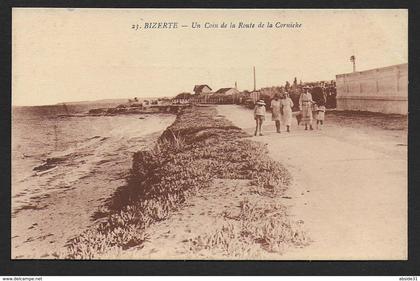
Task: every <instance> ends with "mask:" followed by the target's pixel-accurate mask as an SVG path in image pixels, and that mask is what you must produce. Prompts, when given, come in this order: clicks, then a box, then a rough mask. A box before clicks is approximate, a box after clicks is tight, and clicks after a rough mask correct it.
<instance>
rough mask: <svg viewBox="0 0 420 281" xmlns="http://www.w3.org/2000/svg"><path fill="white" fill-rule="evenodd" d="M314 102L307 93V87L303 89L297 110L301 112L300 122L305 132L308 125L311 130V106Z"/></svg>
mask: <svg viewBox="0 0 420 281" xmlns="http://www.w3.org/2000/svg"><path fill="white" fill-rule="evenodd" d="M313 103H314V101H313V100H312V95H311V93H310V92H309V87H304V88H303V93H302V94H301V95H300V98H299V109H300V111H301V115H302V120H301V122H303V123H304V124H305V130H308V125H309V128H310V130H313V129H314V128H313V127H312V104H313Z"/></svg>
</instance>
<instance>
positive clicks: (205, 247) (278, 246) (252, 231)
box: [189, 200, 310, 259]
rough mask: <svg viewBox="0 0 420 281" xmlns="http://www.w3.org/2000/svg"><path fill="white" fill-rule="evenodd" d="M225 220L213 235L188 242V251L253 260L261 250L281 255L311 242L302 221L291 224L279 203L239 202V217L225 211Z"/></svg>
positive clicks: (198, 237)
mask: <svg viewBox="0 0 420 281" xmlns="http://www.w3.org/2000/svg"><path fill="white" fill-rule="evenodd" d="M223 215H224V217H225V219H226V220H224V221H223V222H222V225H220V226H216V227H213V229H215V230H213V231H212V232H210V233H208V234H206V235H204V236H197V237H195V238H194V239H191V240H190V241H189V242H190V250H191V251H193V252H194V253H200V252H205V254H206V256H213V257H220V256H222V257H226V258H240V259H247V258H250V259H255V258H258V257H263V256H266V255H264V254H261V252H263V251H267V252H272V253H282V252H284V251H285V250H286V249H287V248H288V247H290V246H294V247H303V246H306V245H308V244H309V243H310V239H309V237H308V236H307V234H306V233H305V231H304V229H303V225H302V222H300V221H298V222H294V221H292V220H290V218H289V216H288V215H287V210H286V208H285V207H284V206H283V205H281V204H276V203H272V202H271V203H268V204H259V203H251V202H250V201H249V200H243V201H241V202H240V212H239V214H236V215H232V214H231V213H229V211H224V214H223Z"/></svg>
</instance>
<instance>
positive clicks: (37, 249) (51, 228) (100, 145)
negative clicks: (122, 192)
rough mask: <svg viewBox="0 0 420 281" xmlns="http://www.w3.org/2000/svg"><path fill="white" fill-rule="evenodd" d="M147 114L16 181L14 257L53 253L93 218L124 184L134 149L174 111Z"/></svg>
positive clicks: (169, 120)
mask: <svg viewBox="0 0 420 281" xmlns="http://www.w3.org/2000/svg"><path fill="white" fill-rule="evenodd" d="M98 118H101V117H98ZM133 118H136V119H138V118H139V117H133ZM151 119H153V120H151V122H150V123H148V124H149V125H150V126H149V127H145V125H144V123H142V124H143V125H142V126H141V127H140V128H139V127H138V125H136V123H137V122H126V123H125V124H126V127H121V128H115V129H114V130H113V131H112V132H111V131H104V132H102V134H101V136H100V137H95V138H92V139H91V140H88V141H84V142H83V145H78V146H77V149H73V150H72V151H64V152H59V153H57V155H58V154H60V157H62V158H63V159H64V160H63V161H62V162H61V163H59V164H58V165H57V168H56V169H54V170H52V171H51V172H47V173H45V174H42V175H38V176H37V175H34V176H31V177H28V178H25V179H23V180H22V181H17V183H18V184H20V185H17V186H14V187H15V188H16V190H17V191H15V192H12V194H14V195H15V196H14V197H13V198H12V229H11V233H12V243H11V247H12V258H15V259H32V258H36V259H38V258H45V259H51V258H57V257H59V256H60V253H62V252H63V250H64V246H65V244H66V242H67V241H68V240H69V239H71V238H72V237H74V236H76V235H77V234H80V233H81V232H83V230H84V229H86V228H88V227H89V226H90V225H92V224H94V223H95V222H97V221H98V220H97V218H98V217H97V211H98V210H100V208H101V206H103V205H104V203H105V201H106V200H107V199H108V198H109V197H110V196H111V195H112V194H113V192H114V191H115V190H116V189H117V188H118V187H120V186H122V185H125V183H126V181H125V179H126V176H127V175H128V173H129V171H130V169H131V165H132V154H133V153H134V152H136V151H138V150H141V149H144V148H146V147H150V146H151V145H152V144H153V142H154V141H155V140H156V139H157V138H158V137H159V136H160V135H161V133H162V131H163V130H164V129H165V128H166V127H167V126H169V125H170V124H171V123H172V122H173V121H174V119H175V116H172V117H170V116H166V117H165V118H163V119H159V118H154V117H153V118H151ZM141 121H143V120H141ZM130 126H132V127H131V128H130ZM80 129H81V130H82V129H85V128H80ZM127 130H128V131H127ZM17 175H19V174H17ZM22 193H25V194H22ZM19 195H21V196H19ZM21 198H22V199H21Z"/></svg>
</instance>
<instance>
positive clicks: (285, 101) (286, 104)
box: [281, 92, 293, 133]
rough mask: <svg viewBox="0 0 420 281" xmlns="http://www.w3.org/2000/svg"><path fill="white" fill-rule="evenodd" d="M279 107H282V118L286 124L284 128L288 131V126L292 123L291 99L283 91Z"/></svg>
mask: <svg viewBox="0 0 420 281" xmlns="http://www.w3.org/2000/svg"><path fill="white" fill-rule="evenodd" d="M281 107H282V118H283V124H285V125H286V128H287V129H286V130H287V132H288V133H290V126H291V125H292V116H293V115H292V108H293V101H292V99H291V98H290V96H289V93H287V92H286V93H284V96H283V97H282V99H281Z"/></svg>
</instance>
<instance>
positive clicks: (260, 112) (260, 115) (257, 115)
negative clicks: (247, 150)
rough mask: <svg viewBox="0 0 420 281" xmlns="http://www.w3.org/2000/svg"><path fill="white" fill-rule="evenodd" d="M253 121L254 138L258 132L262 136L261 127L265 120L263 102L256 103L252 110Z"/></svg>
mask: <svg viewBox="0 0 420 281" xmlns="http://www.w3.org/2000/svg"><path fill="white" fill-rule="evenodd" d="M254 119H255V122H256V126H255V136H256V135H257V133H258V131H259V132H260V136H262V135H263V134H262V132H261V127H262V123H263V122H264V120H265V102H264V101H263V100H259V101H257V103H256V104H255V108H254Z"/></svg>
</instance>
